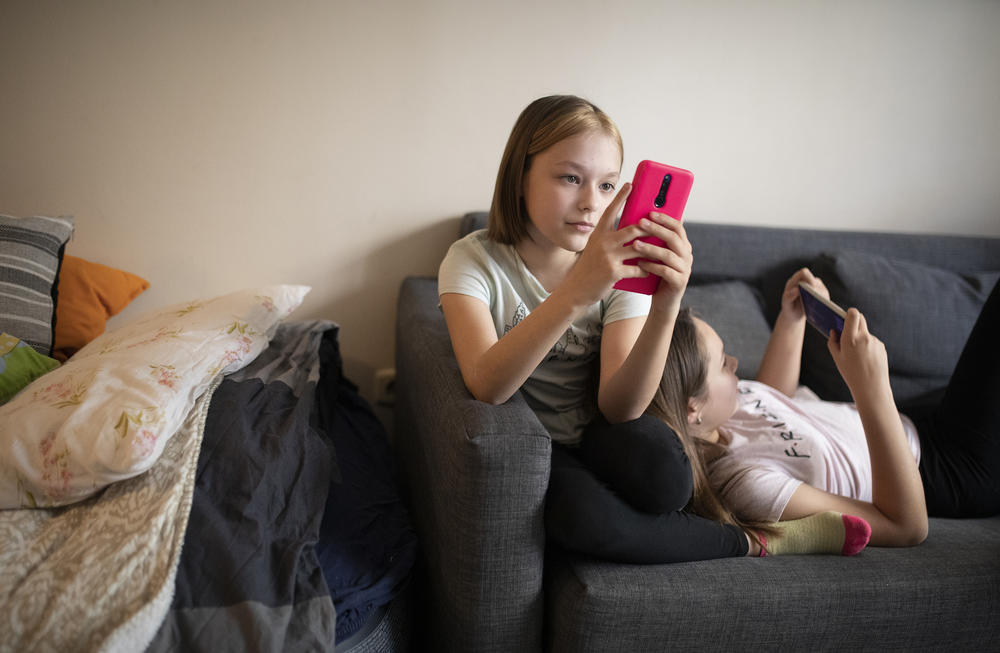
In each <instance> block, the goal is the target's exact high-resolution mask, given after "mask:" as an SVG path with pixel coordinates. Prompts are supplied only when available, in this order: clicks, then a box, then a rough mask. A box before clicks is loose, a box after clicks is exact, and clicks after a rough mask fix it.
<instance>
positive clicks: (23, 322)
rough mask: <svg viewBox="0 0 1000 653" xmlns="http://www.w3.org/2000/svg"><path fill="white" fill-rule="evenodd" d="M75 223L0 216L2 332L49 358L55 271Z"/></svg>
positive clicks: (0, 315) (55, 281) (69, 220)
mask: <svg viewBox="0 0 1000 653" xmlns="http://www.w3.org/2000/svg"><path fill="white" fill-rule="evenodd" d="M72 235H73V218H70V217H61V218H44V217H32V218H12V217H10V216H6V215H0V332H4V333H9V334H10V335H12V336H15V337H17V338H20V339H21V340H23V341H24V342H26V343H27V344H29V345H31V346H32V347H33V348H34V349H35V350H36V351H37V352H38V353H40V354H44V355H46V356H51V355H52V339H53V334H54V333H55V326H56V298H57V296H58V290H59V288H58V284H59V266H60V265H61V264H62V258H63V252H64V251H65V248H66V241H68V240H69V239H70V236H72Z"/></svg>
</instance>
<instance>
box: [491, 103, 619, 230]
mask: <svg viewBox="0 0 1000 653" xmlns="http://www.w3.org/2000/svg"><path fill="white" fill-rule="evenodd" d="M584 132H601V133H604V134H607V135H608V136H611V137H612V138H614V139H615V142H616V143H618V151H619V152H623V149H622V137H621V133H620V132H619V131H618V127H617V125H615V123H614V122H613V121H612V120H611V118H609V117H608V115H607V114H606V113H604V112H603V111H601V110H600V109H598V108H597V107H596V106H595V105H594V104H593V103H591V102H588V101H587V100H584V99H583V98H579V97H576V96H575V95H550V96H548V97H543V98H539V99H537V100H535V101H534V102H532V103H531V104H529V105H528V106H527V107H525V109H524V111H522V112H521V115H520V116H518V118H517V122H515V123H514V129H512V130H511V132H510V138H508V139H507V147H506V148H505V149H504V152H503V158H502V159H501V160H500V170H499V172H497V183H496V187H495V188H494V190H493V204H492V205H491V206H490V218H489V226H488V229H487V232H486V234H487V237H488V238H489V239H490V240H493V241H496V242H498V243H503V244H505V245H516V244H517V243H518V242H520V241H521V240H522V239H523V238H525V237H526V236H527V235H528V211H527V208H526V207H525V204H524V176H525V173H527V172H528V169H529V168H530V167H531V160H532V158H533V157H534V156H535V155H536V154H538V153H539V152H541V151H543V150H546V149H548V148H549V147H552V146H553V145H555V144H556V143H558V142H559V141H561V140H563V139H566V138H569V137H571V136H576V135H577V134H581V133H584ZM623 156H624V154H623ZM618 165H619V167H620V166H621V161H620V160H619V162H618Z"/></svg>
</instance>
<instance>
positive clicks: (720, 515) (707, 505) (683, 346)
mask: <svg viewBox="0 0 1000 653" xmlns="http://www.w3.org/2000/svg"><path fill="white" fill-rule="evenodd" d="M707 381H708V363H707V361H706V359H705V354H704V352H703V351H702V348H701V345H700V343H699V340H698V329H697V326H696V325H695V322H694V314H693V313H692V312H691V309H689V308H683V309H681V311H680V313H679V314H678V315H677V321H676V322H675V323H674V333H673V338H672V339H671V341H670V352H669V353H668V354H667V364H666V366H665V367H664V370H663V377H662V378H661V379H660V386H659V388H657V390H656V395H655V396H654V397H653V401H652V403H650V405H649V409H648V411H647V412H648V413H649V414H651V415H653V416H655V417H658V418H659V419H661V420H663V421H664V422H666V423H667V425H669V426H670V427H671V428H672V429H673V430H674V431H675V432H676V433H677V437H679V438H680V440H681V444H682V445H683V447H684V453H686V454H687V457H688V460H690V461H691V473H692V476H693V477H694V496H693V498H692V499H691V510H692V511H693V512H694V513H695V514H697V515H701V516H702V517H705V518H708V519H712V520H714V521H718V522H722V523H724V524H732V525H734V526H737V527H739V528H741V529H743V530H744V531H746V532H748V533H749V534H750V536H751V537H753V538H754V539H756V540H757V543H758V544H760V543H761V542H760V538H759V537H758V534H759V533H763V534H764V535H775V534H777V533H778V532H780V531H779V530H778V529H777V528H775V527H774V526H772V525H770V524H764V523H761V522H747V521H743V520H742V519H740V518H739V517H737V516H736V515H735V514H734V513H733V511H732V510H730V509H729V507H728V506H727V505H726V503H725V501H723V500H722V497H721V496H719V494H718V493H717V492H716V491H715V488H714V487H712V484H711V483H710V482H709V480H708V471H707V469H706V464H705V461H706V460H707V459H709V458H713V457H716V456H718V455H721V454H723V453H724V452H723V451H722V447H723V445H720V444H716V443H713V442H708V441H707V440H703V439H702V438H699V437H696V436H694V435H691V432H690V431H689V429H688V400H689V399H691V398H699V397H703V396H704V395H705V393H706V392H707V390H708V388H707V385H706V384H707Z"/></svg>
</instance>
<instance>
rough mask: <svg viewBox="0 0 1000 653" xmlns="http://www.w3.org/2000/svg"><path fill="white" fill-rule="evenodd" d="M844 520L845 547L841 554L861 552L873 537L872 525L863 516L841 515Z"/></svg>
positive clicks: (849, 554)
mask: <svg viewBox="0 0 1000 653" xmlns="http://www.w3.org/2000/svg"><path fill="white" fill-rule="evenodd" d="M841 517H842V518H843V520H844V548H843V550H841V552H840V554H841V555H845V556H852V555H857V554H858V553H861V551H862V549H864V548H865V547H866V546H868V540H870V539H871V537H872V527H871V525H870V524H869V523H868V522H866V521H865V520H864V519H862V518H861V517H855V516H854V515H841Z"/></svg>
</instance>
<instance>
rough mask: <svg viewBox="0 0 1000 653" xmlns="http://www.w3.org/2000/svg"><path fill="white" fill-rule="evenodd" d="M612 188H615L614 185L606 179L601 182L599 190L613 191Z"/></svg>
mask: <svg viewBox="0 0 1000 653" xmlns="http://www.w3.org/2000/svg"><path fill="white" fill-rule="evenodd" d="M614 189H615V185H614V184H612V183H611V182H610V181H606V182H604V183H603V184H601V190H603V191H605V192H610V191H613V190H614Z"/></svg>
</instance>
